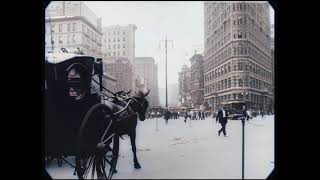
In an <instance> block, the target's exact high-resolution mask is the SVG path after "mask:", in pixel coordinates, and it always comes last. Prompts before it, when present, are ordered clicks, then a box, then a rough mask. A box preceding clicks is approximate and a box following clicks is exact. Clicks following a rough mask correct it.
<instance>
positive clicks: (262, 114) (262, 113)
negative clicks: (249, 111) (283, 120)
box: [261, 110, 264, 119]
mask: <svg viewBox="0 0 320 180" xmlns="http://www.w3.org/2000/svg"><path fill="white" fill-rule="evenodd" d="M263 116H264V111H263V110H261V118H262V119H263Z"/></svg>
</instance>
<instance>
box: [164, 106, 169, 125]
mask: <svg viewBox="0 0 320 180" xmlns="http://www.w3.org/2000/svg"><path fill="white" fill-rule="evenodd" d="M169 118H170V112H169V110H168V109H166V110H165V112H164V119H165V121H166V124H168V119H169Z"/></svg>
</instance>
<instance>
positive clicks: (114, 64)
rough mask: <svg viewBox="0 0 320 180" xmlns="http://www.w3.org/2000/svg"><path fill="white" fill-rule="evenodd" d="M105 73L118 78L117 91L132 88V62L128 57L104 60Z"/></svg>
mask: <svg viewBox="0 0 320 180" xmlns="http://www.w3.org/2000/svg"><path fill="white" fill-rule="evenodd" d="M103 66H104V67H103V70H104V73H107V74H108V75H110V76H112V77H113V78H114V79H116V88H115V92H118V91H129V90H132V64H131V62H130V61H129V60H128V59H127V58H114V59H109V60H107V61H106V60H103Z"/></svg>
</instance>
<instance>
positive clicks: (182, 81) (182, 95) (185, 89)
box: [178, 65, 191, 107]
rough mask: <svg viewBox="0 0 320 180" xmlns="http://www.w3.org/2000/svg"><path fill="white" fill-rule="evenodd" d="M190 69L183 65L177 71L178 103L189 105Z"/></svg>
mask: <svg viewBox="0 0 320 180" xmlns="http://www.w3.org/2000/svg"><path fill="white" fill-rule="evenodd" d="M190 80H191V69H190V67H188V66H187V65H183V66H182V69H181V72H179V79H178V81H179V105H180V106H184V107H191V93H190V92H191V83H190Z"/></svg>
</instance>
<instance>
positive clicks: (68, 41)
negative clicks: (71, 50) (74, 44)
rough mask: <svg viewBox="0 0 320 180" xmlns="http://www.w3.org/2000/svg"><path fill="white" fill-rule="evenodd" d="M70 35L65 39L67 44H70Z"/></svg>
mask: <svg viewBox="0 0 320 180" xmlns="http://www.w3.org/2000/svg"><path fill="white" fill-rule="evenodd" d="M69 39H70V35H68V37H67V44H69V43H70V40H69Z"/></svg>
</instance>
